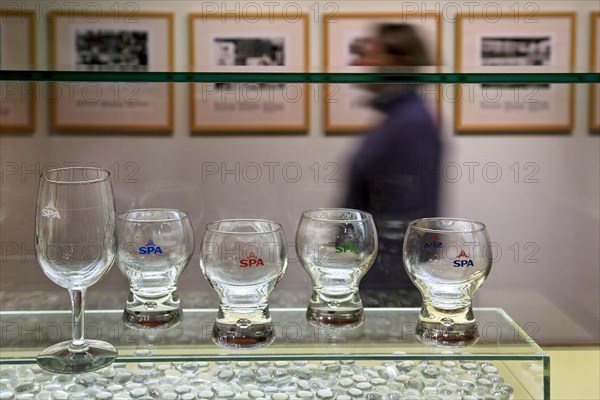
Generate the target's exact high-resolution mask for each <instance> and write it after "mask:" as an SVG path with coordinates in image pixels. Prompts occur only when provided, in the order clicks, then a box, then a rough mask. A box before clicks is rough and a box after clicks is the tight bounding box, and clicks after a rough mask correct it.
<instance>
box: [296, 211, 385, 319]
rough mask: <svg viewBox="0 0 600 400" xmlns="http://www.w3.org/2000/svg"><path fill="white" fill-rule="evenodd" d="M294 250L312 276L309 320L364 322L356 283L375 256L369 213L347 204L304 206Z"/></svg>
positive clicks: (372, 223)
mask: <svg viewBox="0 0 600 400" xmlns="http://www.w3.org/2000/svg"><path fill="white" fill-rule="evenodd" d="M296 253H297V254H298V258H299V260H300V263H301V264H302V266H303V267H304V269H305V270H306V272H307V273H308V275H310V277H311V279H312V282H313V293H312V296H311V298H310V302H309V305H308V309H307V311H306V317H307V319H308V321H309V323H310V324H311V325H314V326H320V325H337V326H340V327H345V328H353V327H358V326H360V325H361V324H362V323H363V321H364V311H363V305H362V301H361V299H360V294H359V292H358V285H359V283H360V280H361V278H362V277H363V276H364V275H365V274H366V273H367V271H368V270H369V268H371V265H373V262H374V261H375V257H376V256H377V230H376V228H375V223H374V222H373V217H372V216H371V214H369V213H367V212H364V211H360V210H351V209H346V208H331V209H327V208H322V209H316V210H309V211H304V212H303V213H302V217H301V218H300V223H299V224H298V230H297V231H296Z"/></svg>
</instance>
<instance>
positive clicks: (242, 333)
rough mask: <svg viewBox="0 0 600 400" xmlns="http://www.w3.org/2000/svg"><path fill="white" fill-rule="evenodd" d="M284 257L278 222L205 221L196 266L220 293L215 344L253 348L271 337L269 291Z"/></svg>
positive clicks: (281, 271)
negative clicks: (207, 222) (198, 259)
mask: <svg viewBox="0 0 600 400" xmlns="http://www.w3.org/2000/svg"><path fill="white" fill-rule="evenodd" d="M287 263H288V258H287V244H286V239H285V235H284V233H283V228H282V227H281V225H279V224H278V223H277V222H273V221H267V220H260V219H230V220H221V221H216V222H212V223H210V224H208V225H207V226H206V231H205V232H204V237H203V238H202V249H201V254H200V268H201V269H202V273H203V274H204V276H205V277H206V279H207V280H208V282H209V283H210V285H211V286H212V288H213V289H214V290H215V292H216V293H217V295H218V296H219V299H220V304H219V311H218V313H217V318H216V321H215V324H214V327H213V340H214V342H215V343H216V344H218V345H220V346H224V347H230V348H244V349H246V348H258V347H264V346H267V345H269V344H270V343H271V342H272V341H273V340H274V339H275V329H274V326H273V322H272V321H271V314H270V313H269V306H268V297H269V294H270V293H271V291H272V290H273V288H275V285H277V282H279V280H280V279H281V277H282V276H283V274H284V273H285V270H286V268H287Z"/></svg>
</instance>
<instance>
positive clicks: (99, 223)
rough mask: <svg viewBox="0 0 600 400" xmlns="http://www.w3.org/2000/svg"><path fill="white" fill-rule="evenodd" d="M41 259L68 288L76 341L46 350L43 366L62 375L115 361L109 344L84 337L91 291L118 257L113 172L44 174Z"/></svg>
mask: <svg viewBox="0 0 600 400" xmlns="http://www.w3.org/2000/svg"><path fill="white" fill-rule="evenodd" d="M35 250H36V259H37V262H38V264H39V265H40V266H41V268H42V271H43V272H44V274H45V275H46V276H47V277H48V278H49V279H50V280H51V281H52V282H54V283H56V284H57V285H59V286H61V287H63V288H66V289H68V290H69V293H70V295H71V303H72V308H73V318H72V340H71V341H66V342H62V343H58V344H56V345H53V346H51V347H49V348H47V349H45V350H44V351H42V352H41V353H40V354H39V355H38V357H37V362H38V364H39V366H40V367H42V368H44V369H47V370H49V371H52V372H58V373H81V372H89V371H94V370H96V369H99V368H102V367H104V366H106V365H109V364H110V363H112V362H113V361H114V359H115V358H116V355H117V350H116V349H115V348H114V346H112V345H111V344H109V343H106V342H102V341H99V340H86V339H84V337H83V328H84V304H85V302H84V301H85V292H86V289H87V288H88V287H89V286H91V285H93V284H95V283H97V282H98V281H99V280H100V279H101V278H102V277H103V276H104V275H105V274H106V273H107V272H108V270H109V269H110V267H111V266H112V263H113V261H114V259H115V254H116V240H115V206H114V200H113V193H112V186H111V182H110V173H109V172H108V171H104V170H101V169H97V168H84V167H76V168H58V169H53V170H50V171H47V172H45V173H44V174H42V175H41V180H40V185H39V191H38V198H37V211H36V227H35Z"/></svg>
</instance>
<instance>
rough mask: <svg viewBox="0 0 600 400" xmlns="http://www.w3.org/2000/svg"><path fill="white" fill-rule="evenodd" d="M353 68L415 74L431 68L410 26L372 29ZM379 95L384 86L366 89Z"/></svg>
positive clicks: (398, 24)
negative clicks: (362, 67)
mask: <svg viewBox="0 0 600 400" xmlns="http://www.w3.org/2000/svg"><path fill="white" fill-rule="evenodd" d="M361 45H362V49H361V51H360V52H356V53H357V54H358V55H359V57H357V58H356V59H355V62H354V63H353V65H356V66H371V67H375V68H376V70H377V72H395V71H398V72H416V71H418V70H419V68H420V67H422V66H425V65H431V61H430V59H429V56H428V54H427V49H426V48H425V44H424V43H423V41H422V40H421V37H420V36H419V34H418V32H417V30H416V29H415V28H414V27H413V26H412V25H409V24H404V23H384V24H379V25H377V26H376V27H375V29H374V37H373V38H371V39H369V40H364V41H363V42H362V43H361ZM365 86H366V88H367V89H369V90H372V91H380V90H381V89H383V87H384V86H383V85H370V84H368V85H365Z"/></svg>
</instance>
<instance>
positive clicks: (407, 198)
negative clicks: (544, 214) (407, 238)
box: [344, 24, 441, 307]
mask: <svg viewBox="0 0 600 400" xmlns="http://www.w3.org/2000/svg"><path fill="white" fill-rule="evenodd" d="M362 45H363V46H364V48H363V49H362V51H360V52H357V53H358V54H361V57H359V58H356V59H355V64H354V65H361V66H372V67H374V68H375V69H376V71H377V72H393V71H394V70H397V71H400V72H402V71H408V72H415V71H416V70H417V69H418V67H419V66H424V65H430V62H429V57H428V56H427V51H426V49H425V46H424V44H423V42H422V41H421V39H420V38H419V36H418V34H417V32H416V30H415V29H414V28H413V27H412V26H410V25H407V24H382V25H379V26H377V29H376V35H375V37H374V38H373V39H371V40H364V41H362ZM399 67H401V68H399ZM363 87H364V88H366V89H368V90H370V91H371V92H373V93H374V98H373V100H372V101H371V106H372V107H373V108H375V109H376V110H378V111H380V112H381V113H383V115H384V117H383V120H382V121H381V122H380V123H379V124H378V125H377V126H375V127H373V128H372V129H370V130H369V131H368V132H367V133H366V135H365V137H364V138H363V139H362V142H361V144H360V146H359V148H358V149H357V151H356V152H355V153H354V154H353V155H352V157H351V159H350V166H349V177H348V178H349V181H348V187H347V193H346V197H345V204H344V207H348V208H355V209H360V210H365V211H368V212H370V213H371V214H372V215H373V218H374V220H375V224H376V226H377V232H378V237H379V251H378V255H377V259H376V261H375V263H374V264H373V266H372V267H371V269H370V270H369V272H367V274H366V275H365V276H364V277H363V279H362V281H361V285H360V292H361V297H362V300H363V303H364V305H365V306H371V307H373V306H420V304H421V296H420V293H419V292H418V290H417V288H416V286H414V284H413V283H412V282H411V280H410V278H409V277H408V275H407V273H406V271H405V269H404V264H403V261H402V245H403V240H404V234H405V232H406V228H407V226H408V223H409V222H410V221H412V220H413V219H416V218H422V217H433V216H436V215H437V203H438V179H437V171H439V165H440V157H441V141H440V135H439V129H438V127H437V124H436V122H435V121H434V119H433V118H432V116H431V115H430V113H429V111H428V108H427V105H426V104H425V102H424V101H423V100H422V99H421V97H420V96H419V93H418V91H419V86H418V85H406V84H369V85H363Z"/></svg>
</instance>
